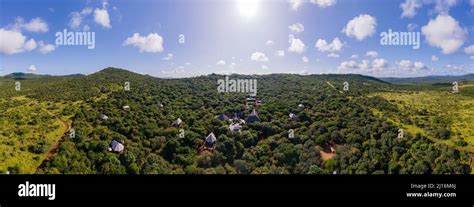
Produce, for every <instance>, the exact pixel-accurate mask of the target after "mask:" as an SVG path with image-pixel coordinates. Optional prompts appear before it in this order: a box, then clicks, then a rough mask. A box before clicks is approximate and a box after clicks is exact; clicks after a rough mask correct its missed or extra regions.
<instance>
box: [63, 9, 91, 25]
mask: <svg viewBox="0 0 474 207" xmlns="http://www.w3.org/2000/svg"><path fill="white" fill-rule="evenodd" d="M90 14H92V8H89V7H86V8H84V9H82V11H80V12H72V13H71V14H70V15H69V16H70V17H71V19H70V20H69V27H70V28H71V29H77V28H79V27H80V26H81V24H82V21H83V19H84V18H85V17H86V16H89V15H90Z"/></svg>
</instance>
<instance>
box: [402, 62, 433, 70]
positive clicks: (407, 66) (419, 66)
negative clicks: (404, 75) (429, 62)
mask: <svg viewBox="0 0 474 207" xmlns="http://www.w3.org/2000/svg"><path fill="white" fill-rule="evenodd" d="M397 64H398V66H399V68H401V69H402V70H405V71H410V72H418V71H420V70H423V69H428V67H426V66H425V64H424V63H422V62H412V61H409V60H402V61H400V62H398V63H397Z"/></svg>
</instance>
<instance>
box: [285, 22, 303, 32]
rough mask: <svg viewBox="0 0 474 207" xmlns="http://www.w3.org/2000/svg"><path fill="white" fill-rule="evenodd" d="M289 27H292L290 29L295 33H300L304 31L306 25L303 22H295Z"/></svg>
mask: <svg viewBox="0 0 474 207" xmlns="http://www.w3.org/2000/svg"><path fill="white" fill-rule="evenodd" d="M288 29H290V31H291V32H293V33H300V32H303V31H304V26H303V24H301V23H295V24H292V25H290V26H288Z"/></svg>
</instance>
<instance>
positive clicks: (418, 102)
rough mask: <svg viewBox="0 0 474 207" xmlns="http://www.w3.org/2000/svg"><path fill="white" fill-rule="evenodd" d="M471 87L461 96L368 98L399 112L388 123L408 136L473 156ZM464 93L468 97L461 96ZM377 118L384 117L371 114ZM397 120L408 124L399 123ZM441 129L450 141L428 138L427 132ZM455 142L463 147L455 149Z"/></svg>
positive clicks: (430, 94) (426, 94)
mask: <svg viewBox="0 0 474 207" xmlns="http://www.w3.org/2000/svg"><path fill="white" fill-rule="evenodd" d="M471 90H473V91H474V85H464V86H463V88H462V89H461V93H458V94H454V93H450V92H446V91H421V92H408V91H407V92H380V93H374V94H372V96H380V97H383V98H384V99H386V100H388V101H389V102H391V103H392V104H395V105H396V106H397V108H398V109H399V110H400V111H401V112H402V114H399V115H398V116H393V114H391V115H388V118H389V120H391V121H392V122H394V123H395V124H396V125H398V126H400V127H402V128H405V129H406V130H408V131H409V132H410V133H412V134H416V133H420V134H423V135H426V136H428V137H429V138H431V139H432V140H434V141H436V142H443V143H446V144H448V145H450V146H455V147H456V148H458V149H462V150H464V151H469V152H474V97H473V96H471V95H470V94H469V93H471ZM463 92H468V93H467V94H468V95H465V94H463ZM374 114H376V115H378V116H382V115H386V113H384V112H381V111H374ZM387 114H388V113H387ZM401 117H405V118H409V119H410V120H412V121H410V122H409V123H407V122H406V121H402V120H401V119H402V118H401ZM436 128H445V129H448V130H449V131H450V132H451V137H450V139H447V140H442V139H435V138H434V137H433V136H429V135H430V134H432V133H431V130H433V129H436ZM456 140H464V141H465V142H467V146H459V145H457V144H456V143H455V141H456Z"/></svg>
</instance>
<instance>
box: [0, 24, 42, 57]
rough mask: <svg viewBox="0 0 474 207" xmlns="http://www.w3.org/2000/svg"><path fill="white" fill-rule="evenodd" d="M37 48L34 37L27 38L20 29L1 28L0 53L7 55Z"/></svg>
mask: <svg viewBox="0 0 474 207" xmlns="http://www.w3.org/2000/svg"><path fill="white" fill-rule="evenodd" d="M35 48H36V42H35V40H34V39H30V40H28V41H27V40H26V37H25V36H24V35H23V34H22V33H21V32H19V31H15V30H7V29H3V28H0V53H4V54H7V55H11V54H16V53H20V52H24V51H31V50H34V49H35Z"/></svg>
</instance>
